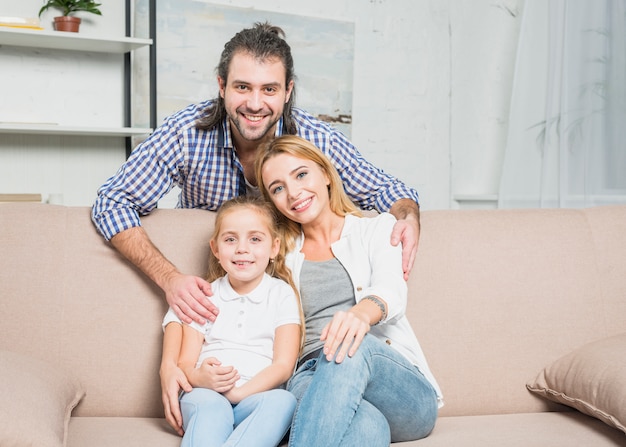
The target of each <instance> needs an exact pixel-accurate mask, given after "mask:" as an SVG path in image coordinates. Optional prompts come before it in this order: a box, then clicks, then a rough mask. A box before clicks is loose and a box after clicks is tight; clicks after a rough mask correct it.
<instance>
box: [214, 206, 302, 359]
mask: <svg viewBox="0 0 626 447" xmlns="http://www.w3.org/2000/svg"><path fill="white" fill-rule="evenodd" d="M241 208H249V209H251V210H253V211H255V212H256V213H257V214H258V215H259V218H261V219H263V221H264V223H265V224H266V225H267V228H268V229H269V230H270V235H271V237H272V240H273V239H275V238H278V239H279V240H280V249H279V251H278V254H277V255H276V257H275V258H274V260H273V262H269V263H268V265H267V267H266V269H265V272H266V273H267V274H268V275H270V276H273V277H275V278H279V279H282V280H283V281H285V282H286V283H287V284H289V285H290V286H291V288H292V289H293V291H294V293H295V295H296V300H297V302H298V311H299V313H300V350H302V346H304V337H305V326H304V314H303V312H302V304H301V303H300V294H299V293H298V290H297V289H296V285H295V283H294V281H293V278H292V276H291V270H290V269H289V267H287V265H286V264H285V255H286V253H287V252H286V250H285V241H284V238H283V234H282V232H281V231H279V228H278V216H277V213H276V211H275V210H276V208H275V207H274V206H273V205H272V204H271V203H269V202H267V201H266V200H264V199H263V198H262V197H255V196H250V195H244V196H238V197H235V198H233V199H230V200H227V201H226V202H224V203H223V204H222V205H221V206H220V208H219V209H218V210H217V214H216V216H215V227H214V229H213V234H212V235H211V241H213V242H215V241H216V240H217V237H218V236H219V234H220V231H221V229H222V224H223V222H224V217H225V216H226V215H228V214H229V212H232V211H234V210H236V209H241ZM224 275H226V270H224V268H223V267H222V266H221V264H220V263H219V260H218V259H217V257H216V256H215V255H214V254H213V251H212V250H209V268H208V272H207V278H206V279H207V281H209V282H213V281H215V280H216V279H218V278H221V277H222V276H224ZM270 299H271V298H270Z"/></svg>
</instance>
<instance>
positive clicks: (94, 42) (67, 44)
mask: <svg viewBox="0 0 626 447" xmlns="http://www.w3.org/2000/svg"><path fill="white" fill-rule="evenodd" d="M0 45H12V46H17V47H34V48H49V49H55V50H71V51H95V52H98V53H127V52H129V51H133V50H136V49H139V48H141V47H145V46H148V45H152V39H138V38H135V37H122V38H117V39H103V38H99V37H93V36H84V35H82V34H80V33H67V32H66V33H63V32H58V31H43V30H41V31H40V30H30V29H20V28H0Z"/></svg>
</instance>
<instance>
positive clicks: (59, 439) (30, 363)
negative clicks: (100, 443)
mask: <svg viewBox="0 0 626 447" xmlns="http://www.w3.org/2000/svg"><path fill="white" fill-rule="evenodd" d="M84 395H85V392H84V390H83V388H82V386H81V385H80V383H79V382H78V381H77V380H76V379H74V378H73V377H72V376H71V375H68V374H67V372H66V371H62V370H60V369H59V368H58V367H55V366H54V365H51V364H49V363H46V362H42V361H40V360H36V359H33V358H31V357H28V356H26V355H23V354H18V353H14V352H10V351H2V350H0V396H2V403H1V404H0V445H2V446H26V445H33V446H34V445H36V446H38V447H62V446H64V445H65V442H66V437H67V429H68V426H69V421H70V414H71V412H72V409H73V408H74V407H75V406H76V405H77V404H78V402H79V401H80V399H82V397H83V396H84Z"/></svg>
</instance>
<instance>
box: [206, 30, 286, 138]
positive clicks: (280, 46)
mask: <svg viewBox="0 0 626 447" xmlns="http://www.w3.org/2000/svg"><path fill="white" fill-rule="evenodd" d="M236 53H247V54H250V55H252V56H253V57H255V58H257V59H260V60H267V59H271V58H277V59H280V61H281V62H282V63H283V65H284V67H285V86H287V85H289V83H290V82H291V81H293V80H294V78H295V74H294V70H293V57H292V56H291V48H290V47H289V45H288V44H287V42H286V41H285V33H284V31H283V30H282V29H281V28H279V27H277V26H273V25H271V24H270V23H269V22H265V23H261V22H257V23H255V24H254V27H252V28H247V29H244V30H242V31H240V32H238V33H237V34H235V36H234V37H233V38H232V39H230V41H228V42H227V43H226V45H224V50H223V51H222V55H221V56H220V62H219V64H218V66H217V74H218V76H220V77H221V78H222V79H223V80H224V82H227V80H228V68H229V67H230V63H231V61H232V60H233V56H234V55H235V54H236ZM295 99H296V87H295V85H294V87H293V89H292V90H291V96H290V97H289V101H287V103H286V104H285V108H284V110H283V123H284V128H285V131H286V132H287V133H288V134H292V135H293V134H295V133H296V124H295V122H294V120H293V118H292V117H291V109H292V108H293V105H294V103H295ZM225 118H226V107H225V105H224V99H223V98H222V97H221V96H218V97H217V98H216V99H215V102H214V103H213V105H212V106H211V107H209V108H208V109H207V110H205V115H204V116H203V117H202V118H200V119H199V120H198V121H197V122H196V127H198V128H199V129H206V130H210V129H213V128H214V127H216V126H218V125H219V124H220V123H221V122H222V121H223V120H224V119H225Z"/></svg>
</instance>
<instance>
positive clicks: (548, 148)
mask: <svg viewBox="0 0 626 447" xmlns="http://www.w3.org/2000/svg"><path fill="white" fill-rule="evenodd" d="M625 25H626V0H547V1H546V0H526V1H525V3H524V11H523V18H522V27H521V30H520V40H519V46H518V53H517V61H516V67H515V78H514V81H513V92H512V97H511V112H510V118H509V131H508V138H507V145H506V149H505V155H504V164H503V170H502V178H501V182H500V191H499V194H498V202H499V207H500V208H523V207H541V208H580V207H589V206H595V205H605V204H614V203H626V88H625V85H626V26H625Z"/></svg>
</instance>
